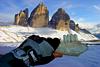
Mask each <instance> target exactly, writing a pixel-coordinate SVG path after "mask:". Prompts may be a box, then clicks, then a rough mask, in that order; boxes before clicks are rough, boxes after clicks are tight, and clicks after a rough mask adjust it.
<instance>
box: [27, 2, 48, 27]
mask: <svg viewBox="0 0 100 67" xmlns="http://www.w3.org/2000/svg"><path fill="white" fill-rule="evenodd" d="M28 22H29V25H30V26H31V27H35V28H37V27H47V26H48V22H49V12H48V9H47V7H46V6H45V5H44V4H43V3H40V4H39V5H38V6H37V7H36V8H35V9H34V10H33V11H32V12H31V15H30V17H29V19H28Z"/></svg>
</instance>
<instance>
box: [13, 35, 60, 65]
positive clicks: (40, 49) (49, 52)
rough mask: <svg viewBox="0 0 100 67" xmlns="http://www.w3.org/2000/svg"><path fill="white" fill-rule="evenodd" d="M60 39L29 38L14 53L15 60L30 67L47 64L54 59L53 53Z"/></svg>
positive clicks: (34, 36) (33, 36)
mask: <svg viewBox="0 0 100 67" xmlns="http://www.w3.org/2000/svg"><path fill="white" fill-rule="evenodd" d="M59 44H60V40H59V39H58V38H54V39H52V38H47V39H46V38H44V37H39V36H36V35H32V36H30V37H28V38H27V39H26V40H25V41H24V42H23V43H22V44H21V45H20V46H19V47H18V48H16V49H15V50H13V51H12V53H13V55H14V57H15V58H17V59H20V60H22V61H23V62H24V63H25V64H26V65H27V66H28V67H30V66H34V65H37V64H45V63H48V62H50V61H51V60H53V59H54V57H53V52H54V51H55V50H56V48H57V47H58V46H59Z"/></svg>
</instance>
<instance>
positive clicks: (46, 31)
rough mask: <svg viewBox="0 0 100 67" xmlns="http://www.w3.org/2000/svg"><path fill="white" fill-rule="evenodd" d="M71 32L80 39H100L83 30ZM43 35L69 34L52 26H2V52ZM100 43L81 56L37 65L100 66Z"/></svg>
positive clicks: (0, 45) (67, 57) (0, 27)
mask: <svg viewBox="0 0 100 67" xmlns="http://www.w3.org/2000/svg"><path fill="white" fill-rule="evenodd" d="M70 33H71V34H77V35H78V39H79V40H90V39H91V40H96V39H97V40H98V38H96V37H94V35H92V34H86V33H83V32H80V33H76V32H75V31H73V30H70ZM33 34H35V35H39V36H43V37H52V38H54V37H57V38H60V39H62V40H63V35H67V34H69V33H68V32H67V31H58V30H54V29H50V28H31V27H21V26H7V27H5V26H0V54H6V53H8V52H10V51H11V50H13V49H15V48H16V47H18V46H19V45H20V43H21V42H22V41H24V40H25V39H26V38H27V37H28V36H30V35H33ZM99 53H100V45H96V46H94V45H92V46H89V48H88V50H87V51H86V52H84V53H82V54H81V55H80V56H78V57H75V56H67V55H64V56H63V57H61V58H56V59H55V60H53V61H52V62H50V63H49V64H45V65H40V66H36V67H100V66H99V65H100V54H99Z"/></svg>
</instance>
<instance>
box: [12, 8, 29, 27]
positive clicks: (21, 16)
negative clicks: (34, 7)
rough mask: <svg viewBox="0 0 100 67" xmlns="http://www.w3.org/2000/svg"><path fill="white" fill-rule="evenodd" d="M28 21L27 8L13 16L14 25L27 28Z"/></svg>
mask: <svg viewBox="0 0 100 67" xmlns="http://www.w3.org/2000/svg"><path fill="white" fill-rule="evenodd" d="M27 20H28V8H26V9H25V10H23V11H22V10H21V11H20V12H19V13H18V14H15V23H14V24H15V25H21V26H27V25H28V23H27Z"/></svg>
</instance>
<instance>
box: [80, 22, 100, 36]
mask: <svg viewBox="0 0 100 67" xmlns="http://www.w3.org/2000/svg"><path fill="white" fill-rule="evenodd" d="M79 26H80V28H82V29H86V30H88V31H90V32H91V33H92V34H100V24H96V25H91V24H85V23H84V24H79Z"/></svg>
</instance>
